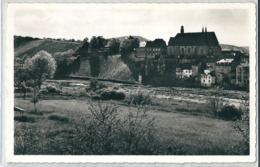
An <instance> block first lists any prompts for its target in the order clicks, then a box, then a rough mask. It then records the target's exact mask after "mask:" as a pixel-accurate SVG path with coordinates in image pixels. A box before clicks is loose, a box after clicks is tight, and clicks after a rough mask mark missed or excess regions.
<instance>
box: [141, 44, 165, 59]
mask: <svg viewBox="0 0 260 167" xmlns="http://www.w3.org/2000/svg"><path fill="white" fill-rule="evenodd" d="M166 49H167V47H166V42H165V41H164V40H163V39H155V40H154V41H147V42H146V45H145V56H146V57H148V58H154V57H155V56H160V55H165V54H166Z"/></svg>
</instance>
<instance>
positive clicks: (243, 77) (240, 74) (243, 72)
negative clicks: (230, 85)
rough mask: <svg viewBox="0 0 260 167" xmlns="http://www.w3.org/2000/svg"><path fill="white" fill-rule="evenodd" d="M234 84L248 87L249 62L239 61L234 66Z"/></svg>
mask: <svg viewBox="0 0 260 167" xmlns="http://www.w3.org/2000/svg"><path fill="white" fill-rule="evenodd" d="M236 84H237V85H238V86H239V87H249V64H248V63H241V64H240V65H238V66H237V68H236Z"/></svg>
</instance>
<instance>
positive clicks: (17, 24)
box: [10, 3, 254, 46]
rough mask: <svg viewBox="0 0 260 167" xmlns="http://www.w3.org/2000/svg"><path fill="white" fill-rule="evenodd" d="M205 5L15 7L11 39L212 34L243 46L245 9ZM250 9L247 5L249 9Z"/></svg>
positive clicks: (247, 24)
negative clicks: (206, 31)
mask: <svg viewBox="0 0 260 167" xmlns="http://www.w3.org/2000/svg"><path fill="white" fill-rule="evenodd" d="M244 6H245V7H242V6H236V5H220V6H216V5H205V4H193V5H185V4H173V3H169V4H155V3H151V4H87V3H85V4H69V5H68V4H48V5H46V4H15V5H14V6H12V7H11V8H10V9H11V11H12V12H13V14H14V15H13V16H14V34H15V35H21V36H32V37H39V38H43V37H51V38H66V39H72V38H73V39H81V40H82V39H84V38H86V37H88V38H91V37H92V36H103V37H104V38H112V37H120V36H128V35H138V36H142V37H144V38H147V39H149V40H154V39H156V38H163V39H164V40H165V41H166V42H167V43H168V41H169V38H170V37H174V36H175V35H176V34H177V33H179V32H180V27H181V26H182V25H183V26H184V31H185V32H201V31H202V26H207V30H208V32H209V31H214V32H215V33H216V35H217V38H218V40H219V43H221V44H232V45H237V46H248V45H249V42H250V40H252V38H251V37H250V35H249V34H250V33H252V31H254V27H252V18H251V17H252V16H251V15H250V9H249V8H248V6H247V5H244ZM249 6H250V5H249Z"/></svg>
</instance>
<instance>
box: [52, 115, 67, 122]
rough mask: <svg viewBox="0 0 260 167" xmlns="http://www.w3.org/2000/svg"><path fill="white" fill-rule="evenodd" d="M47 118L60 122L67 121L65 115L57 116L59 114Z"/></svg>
mask: <svg viewBox="0 0 260 167" xmlns="http://www.w3.org/2000/svg"><path fill="white" fill-rule="evenodd" d="M48 118H49V120H53V121H60V122H69V119H68V118H67V117H63V116H59V115H50V116H49V117H48Z"/></svg>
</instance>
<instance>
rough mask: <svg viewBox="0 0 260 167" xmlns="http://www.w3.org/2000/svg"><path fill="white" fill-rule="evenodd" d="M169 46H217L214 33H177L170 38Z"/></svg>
mask: <svg viewBox="0 0 260 167" xmlns="http://www.w3.org/2000/svg"><path fill="white" fill-rule="evenodd" d="M168 45H169V46H219V43H218V39H217V37H216V34H215V32H195V33H178V34H177V35H176V36H175V37H171V38H170V40H169V42H168Z"/></svg>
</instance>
